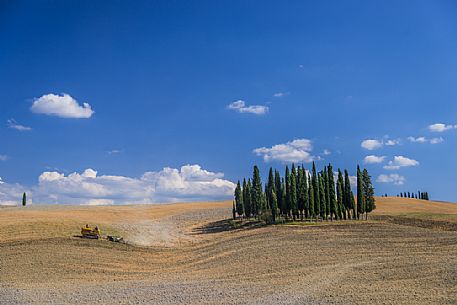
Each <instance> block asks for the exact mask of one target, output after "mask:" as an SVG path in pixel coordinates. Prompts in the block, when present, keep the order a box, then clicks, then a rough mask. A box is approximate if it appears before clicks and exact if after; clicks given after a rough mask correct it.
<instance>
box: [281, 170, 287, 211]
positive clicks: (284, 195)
mask: <svg viewBox="0 0 457 305" xmlns="http://www.w3.org/2000/svg"><path fill="white" fill-rule="evenodd" d="M281 190H282V193H281V197H282V199H281V202H282V206H281V214H282V215H284V216H285V215H286V202H287V193H286V182H285V181H284V178H282V186H281Z"/></svg>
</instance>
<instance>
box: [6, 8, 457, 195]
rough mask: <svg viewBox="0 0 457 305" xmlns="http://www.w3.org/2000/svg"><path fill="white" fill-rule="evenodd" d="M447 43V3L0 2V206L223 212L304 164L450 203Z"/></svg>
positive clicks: (455, 71) (453, 32)
mask: <svg viewBox="0 0 457 305" xmlns="http://www.w3.org/2000/svg"><path fill="white" fill-rule="evenodd" d="M455 37H457V4H456V3H455V2H454V1H414V2H411V1H390V2H389V1H369V2H368V1H344V3H343V1H325V2H315V1H313V2H311V1H309V2H306V1H287V3H284V2H281V1H262V2H260V1H225V2H223V1H198V2H189V1H145V2H141V1H136V2H135V3H132V2H130V1H112V2H110V3H109V4H108V3H106V2H104V1H60V2H58V1H3V2H1V4H0V41H1V48H0V67H1V69H0V105H1V111H0V138H1V142H0V177H1V178H2V180H1V181H2V184H0V194H3V195H0V201H3V202H8V203H10V202H14V201H15V200H16V197H17V198H20V193H21V192H22V190H26V191H27V192H29V193H30V194H31V197H33V200H34V202H49V203H53V202H61V203H85V202H93V204H109V203H122V202H157V201H180V200H206V199H213V198H214V199H220V198H227V196H229V195H228V194H230V193H231V187H232V184H231V182H230V181H232V182H235V181H236V180H237V179H240V178H242V177H245V176H249V175H251V168H252V165H253V164H258V165H259V166H260V167H261V169H262V173H263V176H266V171H267V169H268V167H269V166H274V167H278V168H281V169H282V168H283V166H284V164H285V163H290V162H292V161H295V162H298V163H302V162H303V163H305V164H307V166H309V163H307V162H310V161H312V160H315V161H316V162H317V164H318V166H319V167H322V166H323V165H324V164H325V163H326V162H331V163H332V164H333V165H334V166H337V167H338V166H340V167H342V168H349V169H350V171H351V173H352V174H354V172H355V167H356V165H357V163H359V164H361V165H363V166H366V167H367V168H368V170H369V172H370V173H371V174H372V176H373V180H374V181H375V187H376V191H377V193H378V194H383V193H388V194H397V193H398V192H400V191H416V190H418V189H421V190H426V191H429V193H430V194H431V196H432V198H433V199H439V200H450V201H457V193H456V192H455V190H454V184H455V173H456V172H457V162H456V157H455V156H456V147H457V146H456V145H457V103H456V101H457V87H456V86H455V80H456V79H457V57H456V55H455V54H457V40H456V39H455ZM83 103H87V104H88V105H87V107H86V108H84V107H85V106H84V104H83ZM230 105H232V106H230ZM88 107H90V108H88ZM434 124H444V125H434ZM21 126H22V127H21ZM430 126H432V127H430ZM365 140H373V141H368V142H363V141H365ZM294 141H295V142H294ZM363 143H364V144H363ZM281 144H283V145H281ZM362 144H363V145H362ZM278 145H279V146H278ZM367 156H370V157H368V158H367V159H365V158H366V157H367ZM367 162H369V163H367ZM374 162H377V163H374ZM186 165H196V166H194V167H192V166H190V167H184V168H181V167H182V166H186ZM164 168H165V169H164ZM86 169H90V170H89V171H86ZM95 172H97V173H96V174H95ZM71 173H76V174H74V175H73V176H71V177H70V176H69V175H71ZM132 189H134V190H135V192H134V194H131V192H133V191H132ZM143 191H144V193H145V194H147V195H144V196H142V195H141V193H142V192H143ZM17 193H19V195H17Z"/></svg>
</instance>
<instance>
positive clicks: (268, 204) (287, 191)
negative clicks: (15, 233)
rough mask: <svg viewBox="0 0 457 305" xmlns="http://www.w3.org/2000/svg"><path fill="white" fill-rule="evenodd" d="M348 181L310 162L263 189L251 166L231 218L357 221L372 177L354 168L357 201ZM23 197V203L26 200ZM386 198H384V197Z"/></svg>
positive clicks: (367, 206) (367, 207)
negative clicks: (310, 164) (317, 168)
mask: <svg viewBox="0 0 457 305" xmlns="http://www.w3.org/2000/svg"><path fill="white" fill-rule="evenodd" d="M350 179H351V177H350V176H349V173H348V171H347V170H344V176H343V172H342V171H341V169H338V177H337V181H336V184H335V173H334V172H333V168H332V165H331V164H330V163H329V164H328V165H327V166H324V169H323V170H322V171H320V172H317V170H316V165H315V164H314V162H313V168H312V172H307V171H306V170H305V168H304V166H303V165H302V166H297V167H295V165H294V164H292V167H291V170H290V171H289V167H288V166H287V165H286V169H285V177H284V178H281V176H280V174H279V171H277V170H274V172H273V168H271V167H270V169H269V173H268V181H267V182H266V183H265V185H262V181H261V178H260V172H259V168H258V167H257V166H254V168H253V175H252V179H247V181H246V179H243V184H242V185H241V182H240V181H239V180H238V181H237V184H236V186H235V190H234V197H235V198H234V201H233V209H232V210H233V212H234V218H235V219H236V218H237V217H238V216H240V217H243V216H244V217H247V218H250V217H252V216H255V217H257V218H258V220H264V221H266V222H267V223H271V222H273V223H274V222H276V221H277V219H278V218H280V217H281V215H284V216H285V217H286V219H290V220H292V219H293V220H294V221H295V220H296V219H297V218H298V217H300V220H303V219H304V218H308V217H309V218H310V219H313V218H315V219H316V220H318V219H321V220H328V218H330V221H333V220H334V219H335V220H338V219H339V220H342V219H345V220H346V219H360V215H362V219H363V216H364V215H363V214H365V216H366V217H365V219H367V218H368V213H370V212H372V211H373V210H374V209H375V208H376V204H375V197H374V188H373V185H372V182H371V176H370V175H369V174H368V171H367V170H366V169H363V171H361V168H360V166H357V201H356V200H355V196H354V193H353V191H352V188H351V181H350ZM401 195H403V196H404V197H406V198H407V196H410V198H416V197H417V198H419V199H421V198H423V199H424V200H428V193H427V192H421V191H419V192H417V193H415V192H412V193H411V192H408V193H407V192H403V193H401V194H400V195H397V197H399V196H401ZM25 196H26V195H25V193H24V199H23V202H25V200H26V197H25ZM386 196H387V195H386Z"/></svg>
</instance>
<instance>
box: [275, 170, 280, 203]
mask: <svg viewBox="0 0 457 305" xmlns="http://www.w3.org/2000/svg"><path fill="white" fill-rule="evenodd" d="M275 192H276V198H277V199H278V208H279V207H280V206H281V174H280V173H279V171H278V170H276V169H275Z"/></svg>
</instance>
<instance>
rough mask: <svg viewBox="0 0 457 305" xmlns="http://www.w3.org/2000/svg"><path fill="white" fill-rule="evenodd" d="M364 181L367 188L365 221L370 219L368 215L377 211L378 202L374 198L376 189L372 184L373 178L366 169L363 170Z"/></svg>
mask: <svg viewBox="0 0 457 305" xmlns="http://www.w3.org/2000/svg"><path fill="white" fill-rule="evenodd" d="M362 180H363V184H364V186H365V201H366V209H365V219H368V213H371V212H372V211H373V210H375V209H376V200H375V198H374V188H373V183H372V182H371V176H370V175H369V174H368V171H367V170H366V169H364V170H363V173H362Z"/></svg>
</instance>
